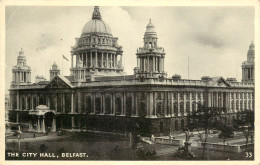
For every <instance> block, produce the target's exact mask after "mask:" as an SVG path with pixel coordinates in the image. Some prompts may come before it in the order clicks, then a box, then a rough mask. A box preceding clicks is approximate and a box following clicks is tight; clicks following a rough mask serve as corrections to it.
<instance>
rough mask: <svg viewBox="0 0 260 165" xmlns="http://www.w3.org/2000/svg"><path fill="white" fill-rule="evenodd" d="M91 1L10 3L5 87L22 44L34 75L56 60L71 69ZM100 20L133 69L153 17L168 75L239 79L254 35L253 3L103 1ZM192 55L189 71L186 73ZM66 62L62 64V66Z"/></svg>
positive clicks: (128, 67) (65, 71)
mask: <svg viewBox="0 0 260 165" xmlns="http://www.w3.org/2000/svg"><path fill="white" fill-rule="evenodd" d="M93 9H94V7H93V6H86V7H75V6H74V7H71V6H66V7H50V6H37V7H36V6H8V7H6V18H5V20H6V24H5V25H6V27H5V32H6V33H5V37H6V41H5V46H6V47H5V52H6V56H5V57H6V58H5V60H6V61H5V64H6V66H5V71H6V76H5V84H6V92H7V91H8V88H9V87H10V83H11V79H12V67H13V66H14V65H16V60H17V56H18V52H19V50H20V49H21V48H23V50H24V54H25V56H26V59H27V64H28V65H29V66H31V69H32V78H31V79H32V82H35V76H36V75H43V76H45V77H46V78H47V80H49V70H50V68H51V65H52V64H53V63H54V61H55V62H56V63H57V65H58V66H59V68H60V69H61V70H63V74H64V75H69V74H70V71H69V69H70V61H65V60H63V59H62V55H64V56H66V57H67V58H68V59H69V60H70V58H71V56H70V50H71V46H74V45H75V38H76V37H80V35H81V31H82V29H83V27H84V25H85V24H86V23H87V22H88V21H90V20H91V17H92V12H93ZM100 12H101V16H102V20H103V21H104V22H105V23H106V24H108V25H109V27H110V29H111V31H112V34H113V36H114V37H118V38H119V39H118V43H119V45H121V46H123V51H124V52H123V60H124V61H123V63H124V68H125V72H126V73H127V74H128V75H129V74H133V69H134V67H136V55H135V53H136V50H137V48H138V47H142V46H143V36H144V32H145V29H146V25H147V24H148V22H149V19H151V21H152V23H153V24H154V26H155V30H156V32H157V35H158V46H159V47H164V50H165V53H166V55H165V71H166V72H167V73H168V77H171V76H172V75H174V74H179V75H181V76H182V78H183V79H188V78H189V79H196V80H199V79H201V77H202V76H211V77H213V76H222V77H224V78H227V77H234V78H236V79H237V80H238V81H241V75H242V71H241V64H242V62H243V61H245V60H246V54H247V51H248V47H249V45H250V43H251V41H253V40H254V8H253V7H209V6H204V7H177V6H171V7H164V6H161V7H127V6H124V7H117V6H115V7H105V6H101V7H100ZM188 58H189V77H188ZM62 63H63V67H62ZM62 68H63V69H62Z"/></svg>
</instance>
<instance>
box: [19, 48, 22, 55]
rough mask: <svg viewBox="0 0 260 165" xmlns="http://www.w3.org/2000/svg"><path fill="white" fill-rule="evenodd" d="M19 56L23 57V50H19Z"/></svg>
mask: <svg viewBox="0 0 260 165" xmlns="http://www.w3.org/2000/svg"><path fill="white" fill-rule="evenodd" d="M19 55H21V56H22V55H23V48H21V50H20V51H19Z"/></svg>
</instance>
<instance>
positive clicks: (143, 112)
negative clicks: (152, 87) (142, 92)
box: [138, 101, 146, 117]
mask: <svg viewBox="0 0 260 165" xmlns="http://www.w3.org/2000/svg"><path fill="white" fill-rule="evenodd" d="M138 112H139V116H140V117H144V116H146V104H145V102H144V101H142V102H141V103H140V106H139V109H138Z"/></svg>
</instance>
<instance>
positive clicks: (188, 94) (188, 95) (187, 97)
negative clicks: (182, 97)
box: [186, 92, 190, 100]
mask: <svg viewBox="0 0 260 165" xmlns="http://www.w3.org/2000/svg"><path fill="white" fill-rule="evenodd" d="M186 100H190V92H186Z"/></svg>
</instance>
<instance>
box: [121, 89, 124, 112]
mask: <svg viewBox="0 0 260 165" xmlns="http://www.w3.org/2000/svg"><path fill="white" fill-rule="evenodd" d="M124 105H125V92H124V93H123V98H122V99H121V115H125V109H124V107H125V106H124Z"/></svg>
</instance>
